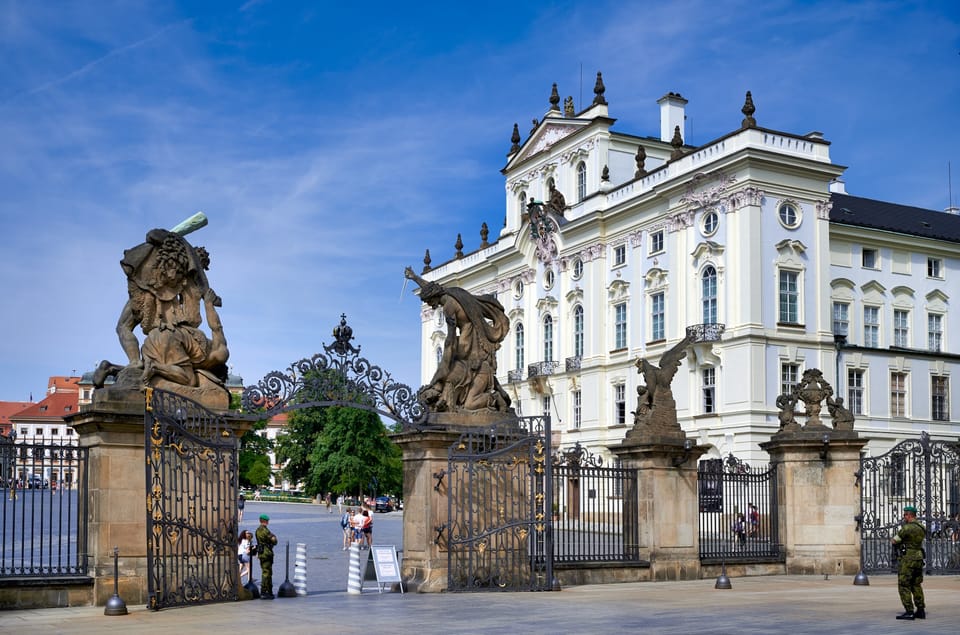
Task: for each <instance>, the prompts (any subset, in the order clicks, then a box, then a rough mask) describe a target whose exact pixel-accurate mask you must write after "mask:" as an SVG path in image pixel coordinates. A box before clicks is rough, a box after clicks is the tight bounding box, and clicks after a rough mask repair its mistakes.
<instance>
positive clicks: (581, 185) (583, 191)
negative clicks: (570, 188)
mask: <svg viewBox="0 0 960 635" xmlns="http://www.w3.org/2000/svg"><path fill="white" fill-rule="evenodd" d="M585 198H587V164H586V163H584V162H583V161H581V162H580V163H578V164H577V200H578V201H582V200H583V199H585Z"/></svg>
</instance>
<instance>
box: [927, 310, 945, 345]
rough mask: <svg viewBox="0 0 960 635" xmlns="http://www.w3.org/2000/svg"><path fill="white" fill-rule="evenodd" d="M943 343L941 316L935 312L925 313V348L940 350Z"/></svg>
mask: <svg viewBox="0 0 960 635" xmlns="http://www.w3.org/2000/svg"><path fill="white" fill-rule="evenodd" d="M942 344H943V316H942V315H939V314H937V313H928V314H927V349H928V350H931V351H933V352H935V353H939V352H940V347H941V346H942Z"/></svg>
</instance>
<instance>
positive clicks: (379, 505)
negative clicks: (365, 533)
mask: <svg viewBox="0 0 960 635" xmlns="http://www.w3.org/2000/svg"><path fill="white" fill-rule="evenodd" d="M373 510H374V511H377V512H392V511H393V501H392V500H390V497H389V496H377V500H376V504H375V505H374V508H373Z"/></svg>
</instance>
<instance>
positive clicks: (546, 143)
mask: <svg viewBox="0 0 960 635" xmlns="http://www.w3.org/2000/svg"><path fill="white" fill-rule="evenodd" d="M576 130H578V129H577V128H570V127H569V126H556V125H551V124H547V126H546V127H545V128H544V129H543V132H541V133H540V138H539V139H537V142H536V143H535V144H534V145H533V147H532V148H531V149H530V154H531V155H532V154H536V153H537V152H540V151H541V150H545V149H547V148H549V147H550V146H552V145H553V144H555V143H556V142H557V141H560V140H561V139H563V138H564V137H566V136H568V135H570V134H571V133H573V132H575V131H576ZM527 156H530V155H527Z"/></svg>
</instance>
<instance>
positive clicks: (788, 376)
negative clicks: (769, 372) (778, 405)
mask: <svg viewBox="0 0 960 635" xmlns="http://www.w3.org/2000/svg"><path fill="white" fill-rule="evenodd" d="M798 383H800V364H794V363H786V362H785V363H783V364H780V394H781V395H789V394H790V393H792V392H793V389H794V388H796V386H797V384H798Z"/></svg>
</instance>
